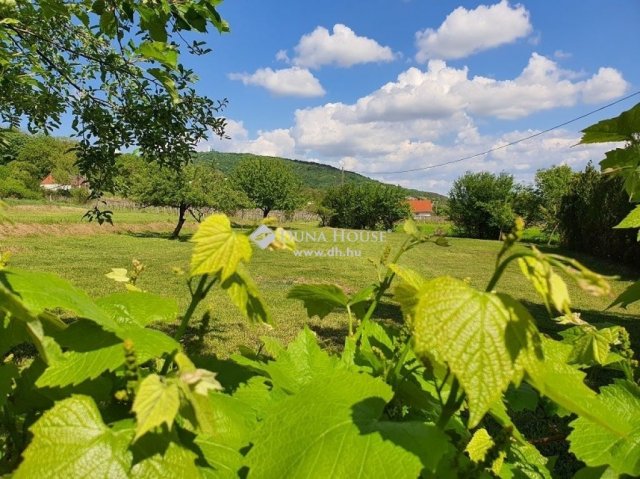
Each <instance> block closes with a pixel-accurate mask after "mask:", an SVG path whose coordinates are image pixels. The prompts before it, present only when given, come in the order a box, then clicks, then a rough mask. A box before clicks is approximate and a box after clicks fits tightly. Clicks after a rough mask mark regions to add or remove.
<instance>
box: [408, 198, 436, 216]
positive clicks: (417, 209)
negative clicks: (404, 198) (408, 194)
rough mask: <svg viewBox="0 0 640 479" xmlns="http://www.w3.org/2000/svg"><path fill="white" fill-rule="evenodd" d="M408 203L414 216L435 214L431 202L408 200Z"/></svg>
mask: <svg viewBox="0 0 640 479" xmlns="http://www.w3.org/2000/svg"><path fill="white" fill-rule="evenodd" d="M408 202H409V206H410V207H411V213H413V214H418V213H432V212H433V204H432V203H431V200H408Z"/></svg>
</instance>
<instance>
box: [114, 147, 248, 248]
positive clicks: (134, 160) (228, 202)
mask: <svg viewBox="0 0 640 479" xmlns="http://www.w3.org/2000/svg"><path fill="white" fill-rule="evenodd" d="M118 163H119V165H118V166H119V174H118V176H117V178H116V181H117V183H118V190H119V191H121V192H122V193H123V194H124V195H125V196H126V197H128V198H131V199H133V200H134V201H136V202H138V203H140V204H141V205H143V206H169V207H173V208H176V210H177V211H178V223H177V226H176V228H175V230H174V232H173V237H177V236H178V235H179V234H180V230H181V229H182V226H183V224H184V222H185V219H186V218H185V215H186V214H187V213H190V214H191V215H192V216H193V217H194V218H195V219H197V220H198V221H200V220H201V219H202V217H203V216H204V210H205V209H213V210H217V211H222V212H226V213H232V212H234V211H235V210H237V209H238V208H241V207H246V206H247V205H248V204H249V200H248V198H247V197H246V196H245V195H244V193H242V192H241V191H238V190H237V189H234V188H233V187H232V186H231V184H230V182H228V181H227V180H226V178H225V177H224V176H223V175H222V173H220V172H219V171H216V170H214V169H213V168H211V167H210V166H208V165H206V164H188V165H184V166H181V167H179V168H178V169H175V168H172V167H162V166H161V165H158V164H152V163H149V162H147V161H145V160H144V159H143V158H141V157H136V156H133V155H123V156H122V157H121V158H120V159H119V162H118Z"/></svg>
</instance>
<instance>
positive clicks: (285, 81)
mask: <svg viewBox="0 0 640 479" xmlns="http://www.w3.org/2000/svg"><path fill="white" fill-rule="evenodd" d="M229 78H230V79H231V80H239V81H241V82H242V83H244V84H245V85H255V86H260V87H263V88H265V89H267V90H268V91H269V92H271V93H273V94H274V95H278V96H299V97H316V96H322V95H324V94H325V91H324V88H322V85H321V84H320V81H319V80H318V79H317V78H316V77H315V76H313V74H312V73H311V72H310V71H309V70H307V69H306V68H300V67H292V68H284V69H281V70H273V69H271V68H260V69H258V70H256V72H255V73H252V74H250V73H231V74H229Z"/></svg>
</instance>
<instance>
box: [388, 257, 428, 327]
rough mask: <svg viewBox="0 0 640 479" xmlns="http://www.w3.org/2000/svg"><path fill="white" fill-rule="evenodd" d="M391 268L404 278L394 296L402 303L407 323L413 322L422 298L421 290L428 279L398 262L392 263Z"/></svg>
mask: <svg viewBox="0 0 640 479" xmlns="http://www.w3.org/2000/svg"><path fill="white" fill-rule="evenodd" d="M389 268H390V269H391V271H393V272H394V273H395V274H396V275H397V276H398V277H399V278H400V279H401V280H402V281H401V282H400V283H399V284H398V286H396V288H395V290H394V296H395V299H396V301H398V303H400V307H401V308H402V312H403V313H404V315H405V318H406V320H407V324H411V323H412V321H413V318H414V317H415V308H416V306H417V305H418V301H419V299H420V294H419V293H420V290H421V289H422V287H423V286H424V284H425V283H426V281H427V280H426V279H424V278H423V277H422V276H421V275H420V274H418V273H416V272H415V271H413V270H411V269H409V268H405V267H404V266H400V265H398V264H390V265H389Z"/></svg>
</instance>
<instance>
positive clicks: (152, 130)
mask: <svg viewBox="0 0 640 479" xmlns="http://www.w3.org/2000/svg"><path fill="white" fill-rule="evenodd" d="M219 3H220V2H219V0H198V1H195V0H185V1H180V2H176V1H173V0H157V1H153V2H134V1H131V0H114V1H109V2H106V1H104V0H97V1H94V2H85V1H77V0H72V1H62V0H37V1H31V0H5V1H3V2H2V4H0V67H1V74H0V124H1V123H5V124H8V125H9V126H14V127H15V126H18V125H20V124H22V123H23V122H24V123H26V125H27V127H28V129H29V131H32V132H35V131H45V132H48V131H51V130H52V129H55V128H57V127H59V126H60V124H61V122H62V119H63V114H67V113H68V114H70V116H71V118H72V123H71V127H72V130H73V132H74V133H73V136H74V137H75V138H76V139H77V140H78V149H77V155H78V167H79V168H80V171H81V173H82V174H83V175H84V176H86V177H87V178H88V179H89V180H90V182H91V185H92V187H93V188H94V190H96V191H97V190H104V189H110V188H112V187H113V183H112V179H113V171H114V165H115V160H116V152H117V151H118V150H124V149H126V148H128V147H131V146H137V147H138V148H139V149H140V151H141V152H142V154H143V156H144V157H145V158H146V159H148V160H150V161H156V162H158V163H160V164H169V165H173V166H175V165H180V164H184V163H186V162H188V160H189V158H190V157H191V155H192V153H193V151H194V149H195V146H196V145H197V144H198V142H199V141H201V140H203V139H205V138H207V137H208V135H209V134H210V132H211V131H213V132H214V133H216V134H220V135H222V134H223V133H224V120H223V119H222V118H218V117H217V116H216V115H217V112H218V110H219V109H220V108H221V107H222V106H224V104H225V101H222V102H217V103H216V102H214V101H212V100H210V99H208V98H204V97H201V96H199V95H198V94H196V92H195V90H194V89H193V87H192V85H193V83H194V82H195V80H196V77H195V75H194V73H193V71H192V70H190V69H188V68H185V67H184V66H183V65H182V64H181V63H180V61H179V60H180V56H181V53H182V52H183V51H184V50H188V51H189V53H191V54H196V55H202V54H205V53H207V52H208V49H206V48H203V43H202V42H198V41H192V40H190V41H187V40H186V37H187V36H188V35H187V36H185V35H183V33H184V32H189V31H197V32H203V33H204V32H206V31H207V30H208V28H209V27H211V26H213V27H214V28H216V29H217V30H218V31H220V32H224V31H227V30H228V26H227V24H226V23H225V22H224V21H223V20H222V19H221V17H220V15H219V13H218V11H217V9H216V8H217V5H218V4H219ZM3 143H5V144H6V142H3Z"/></svg>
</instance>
